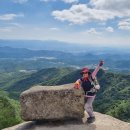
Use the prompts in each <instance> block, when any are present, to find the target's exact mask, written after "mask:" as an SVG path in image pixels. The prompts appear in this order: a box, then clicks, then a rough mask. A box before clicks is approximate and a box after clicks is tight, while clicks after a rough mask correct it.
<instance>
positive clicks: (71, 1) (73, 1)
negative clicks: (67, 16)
mask: <svg viewBox="0 0 130 130" xmlns="http://www.w3.org/2000/svg"><path fill="white" fill-rule="evenodd" d="M62 1H63V2H65V3H77V2H79V0H62Z"/></svg>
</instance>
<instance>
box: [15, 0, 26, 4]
mask: <svg viewBox="0 0 130 130" xmlns="http://www.w3.org/2000/svg"><path fill="white" fill-rule="evenodd" d="M27 1H28V0H13V2H14V3H19V4H23V3H26V2H27Z"/></svg>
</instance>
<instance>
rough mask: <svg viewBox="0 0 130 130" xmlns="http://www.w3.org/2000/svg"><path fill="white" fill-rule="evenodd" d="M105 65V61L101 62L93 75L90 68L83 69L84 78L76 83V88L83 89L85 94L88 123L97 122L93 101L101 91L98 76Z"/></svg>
mask: <svg viewBox="0 0 130 130" xmlns="http://www.w3.org/2000/svg"><path fill="white" fill-rule="evenodd" d="M103 64H104V61H102V60H101V61H100V62H99V64H98V66H97V67H96V69H95V70H94V71H93V72H92V73H91V72H90V71H89V69H88V68H83V69H82V71H81V72H80V74H81V75H82V77H81V78H80V79H78V80H77V81H76V82H75V85H74V88H75V89H80V87H82V88H83V90H84V92H85V107H84V108H85V110H86V112H87V113H88V115H89V117H88V118H87V122H88V123H92V122H94V121H95V116H94V113H93V106H92V104H93V101H94V99H95V96H96V92H97V91H98V90H99V89H100V85H99V84H98V82H97V79H96V75H97V73H98V71H99V69H100V67H101V66H102V65H103Z"/></svg>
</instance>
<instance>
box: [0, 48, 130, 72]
mask: <svg viewBox="0 0 130 130" xmlns="http://www.w3.org/2000/svg"><path fill="white" fill-rule="evenodd" d="M100 59H103V60H104V61H105V65H104V67H105V68H108V69H109V70H115V71H122V70H123V71H127V70H128V71H129V70H130V53H129V52H122V53H121V52H115V51H111V52H108V51H107V52H104V51H102V50H100V51H99V52H95V53H93V52H91V53H90V52H87V51H86V52H79V53H70V52H62V51H55V50H30V49H26V48H12V47H8V46H4V47H0V62H1V64H0V72H3V71H4V72H6V71H7V72H11V71H21V70H27V71H28V70H40V69H43V68H52V67H74V68H81V67H84V66H88V67H90V68H93V67H94V66H95V64H98V62H99V60H100Z"/></svg>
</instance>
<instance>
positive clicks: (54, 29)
mask: <svg viewBox="0 0 130 130" xmlns="http://www.w3.org/2000/svg"><path fill="white" fill-rule="evenodd" d="M49 29H50V30H52V31H59V30H60V29H59V28H55V27H52V28H49Z"/></svg>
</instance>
